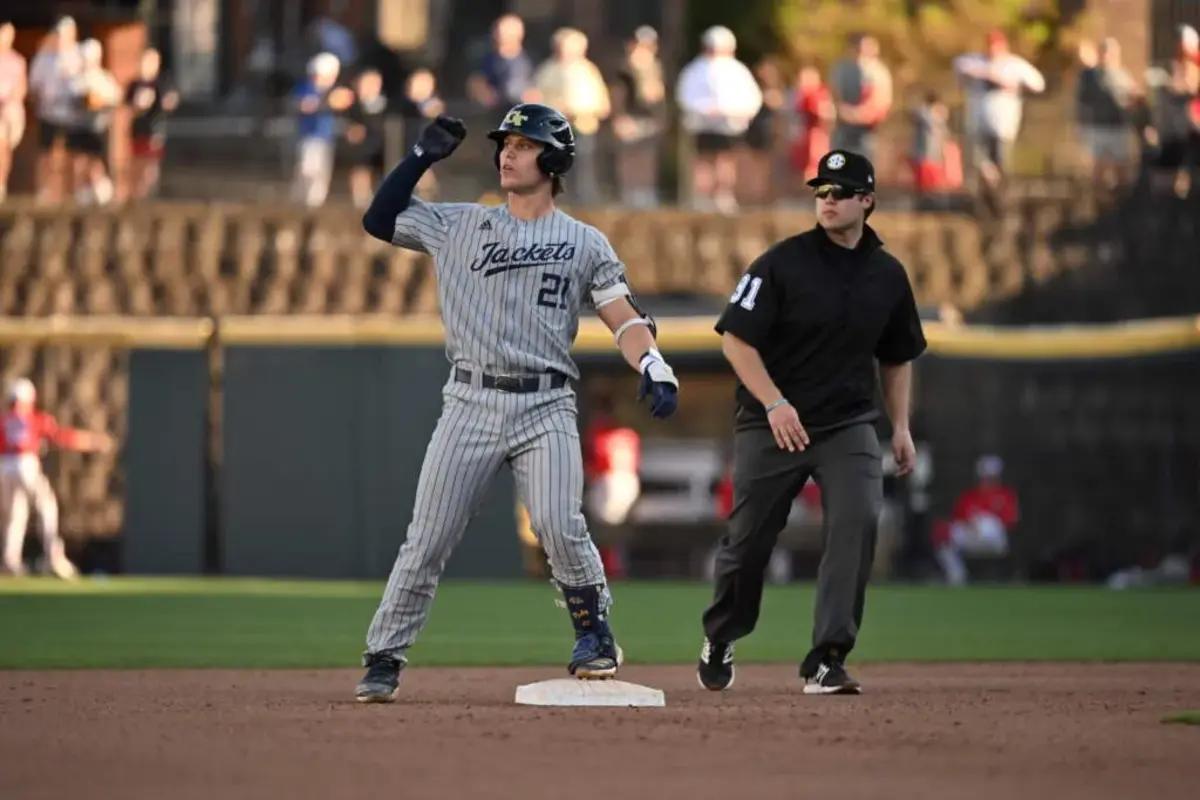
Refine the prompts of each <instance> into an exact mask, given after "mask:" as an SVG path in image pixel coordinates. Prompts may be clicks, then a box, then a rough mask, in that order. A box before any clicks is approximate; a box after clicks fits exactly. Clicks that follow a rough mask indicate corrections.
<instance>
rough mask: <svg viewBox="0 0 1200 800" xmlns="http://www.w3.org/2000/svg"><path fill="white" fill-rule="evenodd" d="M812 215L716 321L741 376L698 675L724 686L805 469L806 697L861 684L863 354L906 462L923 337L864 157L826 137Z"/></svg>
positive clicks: (902, 469) (867, 490) (867, 461)
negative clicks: (852, 667)
mask: <svg viewBox="0 0 1200 800" xmlns="http://www.w3.org/2000/svg"><path fill="white" fill-rule="evenodd" d="M809 185H810V186H812V187H813V194H815V195H816V214H817V225H816V227H814V228H813V229H812V230H810V231H806V232H805V233H801V234H799V235H798V236H793V237H791V238H789V239H785V240H783V241H782V242H779V243H778V244H776V245H775V246H773V247H772V248H771V249H769V250H767V252H765V253H763V255H761V256H759V258H758V259H757V260H755V262H754V263H753V264H751V265H750V269H749V271H748V272H747V273H746V274H745V275H743V276H742V279H741V281H740V282H739V283H738V285H737V288H736V289H735V290H734V292H733V296H732V297H731V298H730V299H729V305H728V306H727V307H726V309H725V312H724V313H723V314H722V315H721V318H720V320H719V321H718V322H717V326H716V328H717V331H718V332H719V333H720V334H722V350H723V352H724V354H725V357H726V358H727V359H728V360H729V363H730V364H731V365H732V366H733V369H734V371H735V372H736V373H737V376H738V388H737V414H736V417H735V419H736V423H735V435H734V463H733V487H734V488H733V492H734V496H733V512H732V514H731V515H730V519H729V531H728V533H727V534H726V535H725V536H724V537H722V538H721V541H720V546H719V551H718V554H717V564H716V588H715V592H714V595H715V596H714V598H713V602H712V605H711V606H709V608H708V610H707V611H705V612H704V632H705V639H704V647H703V649H702V650H701V654H700V663H699V666H698V675H699V678H700V683H701V684H702V685H703V686H704V687H705V688H707V689H711V690H713V691H720V690H722V689H726V688H728V687H729V686H731V685H732V684H733V677H734V675H733V642H734V641H735V640H737V639H740V638H741V637H743V636H746V635H747V634H749V633H750V632H751V631H753V630H754V625H755V623H756V622H757V621H758V613H759V605H760V603H761V601H762V591H763V571H764V569H765V568H766V565H767V561H768V559H769V558H770V555H771V551H772V549H773V548H774V547H775V542H776V540H777V539H778V537H779V532H780V531H781V530H782V529H783V526H784V524H785V523H786V522H787V518H788V512H789V510H790V509H791V506H792V500H793V498H795V497H796V494H797V493H798V492H799V491H800V489H801V488H802V487H803V486H804V483H805V481H807V480H808V478H809V477H810V476H811V477H813V478H815V480H816V482H817V484H818V485H819V486H820V487H821V498H822V503H823V506H824V518H825V522H824V529H823V531H822V538H823V549H824V552H823V555H822V557H821V566H820V570H819V572H818V574H817V602H816V614H815V625H814V628H813V637H812V641H813V646H812V650H810V651H809V653H808V655H807V656H806V657H805V658H804V662H803V663H802V664H801V665H800V675H801V677H803V678H804V679H805V684H804V692H805V694H857V693H859V691H860V686H859V684H858V682H857V681H855V680H854V679H852V678H851V677H850V676H849V675H848V674H846V668H845V666H844V660H845V658H846V656H847V655H848V654H849V653H850V651H851V649H853V647H854V641H855V639H856V637H857V636H858V629H859V625H860V624H861V623H862V615H863V600H864V596H865V594H866V588H867V578H868V576H869V574H870V571H871V562H872V560H873V558H874V555H875V534H876V530H877V528H878V520H879V511H880V508H881V505H882V502H883V470H882V465H881V458H880V449H879V440H878V437H877V435H876V433H875V425H874V423H875V420H876V419H877V418H878V416H879V412H878V411H877V410H876V407H875V386H876V382H875V362H876V361H878V362H879V372H880V375H881V377H882V384H883V401H884V405H885V407H886V409H887V414H888V417H890V419H891V422H892V430H893V434H892V453H893V455H894V456H895V459H896V466H897V472H898V474H901V475H903V474H905V473H907V472H909V471H910V470H911V469H912V466H913V462H914V461H915V459H916V449H915V448H914V446H913V440H912V434H911V433H910V432H909V429H908V418H909V400H910V396H911V384H912V364H911V362H912V360H913V359H914V358H916V357H917V356H918V355H920V354H921V352H922V351H923V350H924V349H925V337H924V335H923V334H922V332H921V322H920V320H919V318H918V316H917V308H916V303H915V302H914V300H913V293H912V287H911V286H910V285H909V282H908V276H907V275H906V274H905V272H904V267H903V266H902V265H901V264H900V262H899V261H897V260H896V259H895V258H894V257H893V256H891V255H890V254H888V253H887V251H885V250H884V249H883V243H882V242H881V241H880V240H879V237H878V236H876V235H875V231H873V230H871V227H870V226H869V225H867V224H866V220H867V218H868V217H869V216H870V215H871V212H872V211H873V210H874V209H875V170H874V168H873V167H872V166H871V162H870V161H868V160H867V159H866V158H864V157H863V156H860V155H857V154H854V153H849V152H846V151H844V150H834V151H833V152H831V153H827V154H826V155H825V157H824V158H822V159H821V162H820V165H819V167H818V173H817V177H816V178H814V179H813V180H811V181H809Z"/></svg>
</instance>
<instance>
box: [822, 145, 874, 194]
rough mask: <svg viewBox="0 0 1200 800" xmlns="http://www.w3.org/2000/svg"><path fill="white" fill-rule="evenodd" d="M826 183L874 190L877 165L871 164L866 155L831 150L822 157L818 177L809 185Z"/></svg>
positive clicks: (860, 189)
mask: <svg viewBox="0 0 1200 800" xmlns="http://www.w3.org/2000/svg"><path fill="white" fill-rule="evenodd" d="M826 183H836V184H838V185H840V186H845V187H847V188H849V189H857V190H858V191H860V192H873V191H875V167H873V166H871V162H870V161H869V160H868V159H867V157H866V156H860V155H859V154H858V153H851V152H850V151H849V150H831V151H829V152H828V153H826V154H825V155H824V156H823V157H822V158H821V163H820V164H818V165H817V177H815V178H813V179H812V180H811V181H809V182H808V185H809V186H821V185H822V184H826Z"/></svg>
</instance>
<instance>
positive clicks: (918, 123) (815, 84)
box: [0, 14, 1200, 213]
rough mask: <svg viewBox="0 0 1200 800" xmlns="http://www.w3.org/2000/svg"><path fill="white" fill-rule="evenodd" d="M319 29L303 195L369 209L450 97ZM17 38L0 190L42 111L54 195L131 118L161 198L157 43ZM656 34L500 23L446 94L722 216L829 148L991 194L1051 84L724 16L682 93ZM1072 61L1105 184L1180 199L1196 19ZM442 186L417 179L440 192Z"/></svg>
mask: <svg viewBox="0 0 1200 800" xmlns="http://www.w3.org/2000/svg"><path fill="white" fill-rule="evenodd" d="M317 33H318V34H320V35H318V36H314V37H313V49H312V51H310V52H312V53H313V55H312V56H311V58H309V59H308V61H307V68H306V70H305V72H306V74H305V75H304V76H303V78H302V79H301V80H300V81H299V82H298V83H297V84H296V85H295V86H294V88H293V90H292V92H291V93H290V96H289V102H288V105H287V108H288V111H289V113H290V115H291V116H292V118H293V119H294V122H295V134H296V135H295V140H294V142H295V143H294V151H293V153H294V158H293V161H292V163H293V179H292V191H291V195H292V198H291V199H292V200H293V201H294V202H296V203H298V204H302V205H305V206H308V207H317V206H320V205H322V204H324V203H325V201H326V200H327V198H328V197H329V195H330V186H331V182H332V180H333V176H334V175H335V174H336V173H345V174H346V175H347V179H348V186H347V189H348V193H349V196H350V197H351V199H352V200H353V202H354V203H355V204H357V205H359V206H364V205H365V204H366V203H367V202H368V201H369V198H370V194H371V188H372V186H373V185H374V182H375V181H377V180H378V179H379V177H380V174H381V173H382V171H383V170H384V169H385V167H386V166H387V161H388V160H389V158H394V157H397V156H398V155H399V154H400V153H402V152H403V149H404V148H405V147H406V146H407V145H410V144H411V143H412V141H413V140H414V139H415V136H416V134H417V133H418V132H419V130H420V128H421V127H422V125H423V124H424V123H425V122H426V121H427V120H429V119H432V118H433V117H435V116H437V115H438V114H439V113H443V112H444V111H445V110H446V106H447V104H446V101H445V100H443V93H442V91H441V89H440V88H439V85H438V78H437V76H436V74H435V73H434V72H433V71H432V70H430V69H428V68H423V67H418V68H414V69H411V70H410V71H408V74H407V75H406V77H405V78H404V80H403V86H402V87H401V88H400V89H399V91H397V90H396V87H389V86H385V82H386V81H385V78H384V76H382V75H381V74H380V72H379V71H377V70H376V69H374V68H372V67H370V66H365V65H361V64H360V63H359V56H358V49H357V48H356V47H355V42H354V38H353V35H352V34H351V33H350V32H349V31H348V30H346V29H344V28H341V27H340V26H338V25H337V24H335V23H331V22H328V21H323V22H322V23H321V26H320V29H319V30H318V31H317ZM12 39H13V29H12V26H11V25H8V24H4V25H0V193H3V192H4V190H5V186H6V184H7V175H8V168H9V165H10V162H11V153H12V150H13V148H14V147H15V145H16V143H18V142H19V141H20V139H21V137H22V135H23V131H24V128H25V119H24V115H25V109H26V107H27V106H28V107H29V108H30V109H31V111H32V113H33V114H34V115H35V116H36V119H37V133H36V135H37V141H38V147H39V152H40V156H39V163H38V171H37V176H38V177H37V187H38V188H37V195H38V199H39V200H40V201H41V202H43V203H55V202H61V201H63V200H65V199H73V200H74V201H76V202H79V203H97V204H103V203H107V202H110V201H111V200H112V199H113V198H114V189H113V181H112V176H111V174H110V170H111V160H110V158H109V155H110V153H111V150H110V147H111V143H110V130H111V127H112V122H113V118H114V115H115V114H116V113H118V111H121V110H124V112H125V113H127V114H129V115H130V117H131V119H132V136H131V137H130V140H129V142H128V144H127V145H123V146H127V147H128V148H129V153H128V155H129V159H128V162H129V164H130V180H129V189H128V191H127V192H126V193H127V194H128V196H129V197H130V198H132V199H137V198H142V197H146V196H149V195H152V194H154V192H155V188H156V186H157V184H158V177H159V163H160V161H161V160H162V157H163V152H164V145H165V129H166V124H165V122H166V118H167V116H168V115H169V114H170V113H171V112H172V111H174V110H175V108H176V107H177V105H178V102H179V97H178V94H177V92H175V91H174V90H173V89H172V88H171V85H170V82H169V81H168V80H167V79H166V78H164V76H163V75H162V74H161V72H160V66H161V60H160V58H159V56H158V53H157V52H156V51H155V50H153V49H147V50H146V51H145V53H144V54H143V57H142V63H141V67H140V71H139V75H138V77H137V79H136V80H134V81H132V82H131V83H129V85H127V86H121V85H119V84H118V83H117V81H115V80H114V78H113V76H112V74H111V73H110V72H109V71H108V70H106V69H105V66H104V64H105V60H104V52H103V48H102V47H101V45H100V43H99V42H98V41H97V40H95V39H84V40H82V41H80V39H79V36H78V31H77V29H76V25H75V23H74V22H73V21H72V20H71V19H70V18H63V19H62V20H60V21H59V23H58V24H57V25H56V26H55V28H54V30H53V31H52V33H51V35H50V36H48V37H47V39H46V41H45V43H44V44H43V46H42V48H41V49H40V51H39V52H38V54H37V55H36V57H34V59H33V60H32V63H31V64H29V65H28V69H27V68H26V64H25V61H24V59H23V58H22V56H21V55H19V54H18V53H16V52H15V51H14V50H13V48H12ZM658 44H659V42H658V34H657V32H656V31H655V30H654V29H653V28H651V27H648V26H642V27H639V28H637V29H636V30H635V31H634V32H633V34H632V35H631V36H630V37H629V39H628V41H627V42H626V43H625V47H624V52H623V53H622V54H621V55H620V57H619V58H614V59H602V61H604V63H606V64H615V66H612V67H611V68H609V69H607V71H605V70H602V69H601V68H600V67H599V66H598V65H597V64H596V63H595V62H594V61H593V60H591V58H589V41H588V37H587V35H586V34H584V33H583V32H582V31H579V30H576V29H574V28H560V29H559V30H557V31H555V32H554V34H553V36H552V37H551V40H550V42H549V47H548V49H549V52H550V56H549V57H548V58H546V59H545V60H544V61H541V63H537V62H535V60H534V58H533V57H532V56H531V55H530V52H529V50H528V49H527V48H526V45H525V26H524V23H523V22H522V20H521V18H520V17H518V16H516V15H513V14H506V15H504V16H502V17H500V18H499V19H497V20H495V22H494V23H493V25H492V27H491V41H490V45H489V47H488V49H487V51H486V53H485V54H484V55H483V56H482V58H480V59H478V61H477V63H475V64H474V65H473V68H472V70H471V72H470V75H469V77H468V79H467V81H466V84H465V86H463V87H461V89H462V91H461V92H459V91H457V88H458V87H456V91H455V92H454V94H453V96H452V97H450V98H449V99H450V100H451V101H452V102H453V103H454V104H455V108H456V109H458V108H461V107H466V106H470V107H471V108H472V109H473V110H474V111H475V112H478V113H479V114H480V115H484V114H486V113H487V112H495V113H497V114H498V113H500V112H502V111H503V110H504V109H506V108H507V107H509V106H511V105H514V104H516V103H519V102H534V101H537V102H543V103H546V104H548V105H552V106H554V107H556V108H558V109H560V110H561V111H562V112H563V113H565V114H566V116H567V117H568V118H569V119H570V120H571V123H572V125H573V126H574V129H575V134H576V148H577V153H576V161H575V168H574V171H573V173H572V176H571V191H572V200H573V202H576V203H579V204H584V205H587V204H595V203H601V202H609V201H615V202H619V203H621V204H623V205H626V206H630V207H634V208H651V207H654V206H657V205H658V204H660V202H662V191H661V190H662V187H663V182H662V178H663V175H664V172H667V171H668V170H664V169H663V164H662V162H663V160H664V158H666V157H668V156H670V157H673V158H674V161H675V162H676V164H675V169H677V170H678V173H679V174H680V175H681V176H682V178H683V179H682V180H681V181H680V187H681V191H680V195H681V196H680V200H681V202H683V203H685V204H687V205H690V206H691V207H693V208H696V209H698V210H716V211H721V212H726V213H728V212H732V211H735V210H736V209H737V208H738V207H739V205H741V204H752V205H761V204H767V203H772V202H776V201H777V200H779V199H781V198H787V197H790V196H801V195H803V192H802V187H803V184H804V181H806V180H807V179H809V178H811V177H812V175H813V174H814V172H815V169H816V163H817V160H818V158H819V157H820V155H821V154H822V153H824V152H826V151H827V150H828V149H830V148H834V147H836V148H844V149H847V150H851V151H855V152H859V153H862V154H863V155H866V156H867V157H868V158H872V159H877V158H879V157H880V156H881V155H883V156H885V157H890V156H894V155H896V154H897V153H901V154H903V159H902V160H903V162H904V164H903V170H902V172H903V173H904V174H906V175H907V178H908V180H906V181H905V182H904V183H905V185H906V186H907V187H909V188H911V190H912V191H913V192H915V193H916V194H917V195H920V196H939V195H946V194H947V193H955V192H958V191H960V190H963V189H964V188H969V189H972V190H974V191H976V192H977V193H978V194H979V195H980V196H982V197H984V198H985V199H996V198H998V197H1000V196H1001V195H1002V192H1003V187H1004V184H1005V180H1006V177H1007V176H1008V175H1009V174H1010V173H1011V171H1012V168H1013V164H1012V162H1013V150H1014V145H1015V144H1016V143H1017V141H1018V138H1019V137H1020V136H1021V135H1022V115H1023V104H1024V101H1025V98H1026V97H1027V96H1028V95H1030V94H1039V93H1042V92H1044V91H1045V90H1046V87H1047V82H1046V80H1045V78H1044V76H1043V75H1042V73H1041V72H1040V71H1039V70H1038V69H1037V68H1036V67H1034V66H1033V65H1032V64H1031V63H1029V61H1027V60H1026V59H1024V58H1022V57H1021V56H1020V55H1017V54H1016V53H1014V52H1013V51H1012V50H1011V49H1010V45H1009V40H1008V37H1007V36H1006V34H1005V33H1004V32H1003V31H999V30H996V31H992V32H990V33H989V34H988V35H987V37H986V40H985V41H983V42H981V45H982V46H981V48H980V49H979V51H978V52H972V53H963V54H961V55H960V56H959V57H957V58H956V59H954V61H953V70H954V73H955V75H956V77H957V79H958V83H959V85H960V86H961V89H962V99H963V104H962V107H961V110H960V109H959V108H958V107H957V106H953V107H952V105H951V104H949V103H948V102H947V100H946V99H945V98H943V97H942V96H940V95H939V93H938V92H936V91H932V90H930V89H928V88H923V87H922V86H919V85H918V86H914V87H910V91H909V96H910V97H912V98H919V99H914V100H912V101H907V100H904V101H902V99H901V98H898V97H897V90H896V89H895V87H894V86H893V78H892V72H891V70H890V69H889V66H888V63H887V57H886V54H885V53H883V52H882V51H881V47H880V44H879V42H878V41H877V40H876V39H875V38H874V37H872V36H869V35H854V36H852V37H850V38H849V40H848V42H847V47H846V50H845V52H844V54H843V55H842V57H841V58H839V59H838V60H837V61H836V62H835V63H833V64H830V65H818V64H811V63H810V64H802V65H799V67H798V68H797V69H795V70H789V69H785V68H784V66H783V62H782V61H781V60H779V59H776V58H771V57H768V58H764V59H761V60H759V61H758V62H756V63H754V64H753V65H747V64H745V63H743V62H742V61H741V60H739V58H738V54H737V53H738V51H737V40H736V38H735V36H734V34H733V32H732V31H730V30H729V29H728V28H725V27H722V26H715V27H712V28H709V29H708V30H706V31H705V32H704V33H703V35H702V37H701V41H700V43H699V44H700V48H699V53H698V55H696V57H695V58H694V59H692V60H691V61H690V62H688V63H687V64H686V65H685V66H684V67H683V68H682V70H681V72H680V74H679V76H678V79H677V81H675V85H674V86H673V87H669V86H668V85H667V77H666V76H665V75H664V69H663V65H662V63H661V61H660V59H659V53H658ZM1078 67H1079V70H1078V79H1077V82H1076V87H1075V92H1074V97H1075V109H1074V114H1073V116H1074V121H1075V123H1076V125H1075V128H1076V130H1077V131H1078V136H1079V139H1080V141H1079V142H1078V144H1079V151H1080V152H1081V153H1082V154H1084V157H1085V159H1086V161H1087V167H1086V169H1087V171H1089V172H1090V173H1091V174H1092V175H1093V177H1094V179H1095V183H1096V186H1097V188H1100V189H1103V190H1106V191H1111V190H1114V189H1116V188H1119V187H1120V186H1122V185H1125V184H1128V183H1129V182H1130V181H1132V180H1134V178H1135V177H1137V176H1139V175H1142V174H1148V175H1151V180H1152V181H1153V182H1154V185H1155V186H1156V187H1158V188H1160V189H1161V190H1162V191H1167V192H1174V193H1176V194H1179V195H1186V194H1187V193H1188V192H1189V191H1190V188H1191V184H1192V183H1193V181H1194V172H1195V170H1196V168H1197V164H1198V163H1200V43H1198V37H1197V33H1196V30H1195V29H1194V28H1191V27H1189V26H1182V27H1181V28H1180V29H1179V31H1178V42H1177V47H1176V48H1175V52H1174V56H1173V57H1172V58H1171V60H1170V61H1169V63H1165V64H1161V65H1156V66H1155V67H1153V68H1151V69H1150V70H1148V71H1147V73H1146V74H1145V75H1144V76H1142V77H1141V78H1138V77H1135V76H1133V75H1132V74H1131V73H1130V72H1129V70H1127V69H1126V68H1125V67H1124V66H1123V64H1122V59H1121V49H1120V45H1119V43H1118V42H1117V41H1116V40H1115V39H1112V38H1108V39H1104V40H1103V41H1100V42H1083V43H1082V44H1081V45H1080V47H1079V65H1078ZM27 96H28V101H29V102H27ZM1066 96H1067V97H1068V98H1069V93H1068V94H1067V95H1066ZM1067 102H1069V99H1068V100H1067ZM1064 111H1066V110H1064ZM1063 116H1066V117H1069V116H1071V114H1070V113H1069V111H1067V112H1066V113H1064V115H1063ZM676 121H677V122H678V129H677V130H678V133H676V128H675V127H674V123H675V122H676ZM905 129H907V133H905V132H904V131H905ZM898 131H899V133H898ZM882 136H886V137H897V136H901V137H903V138H904V141H902V142H896V141H890V142H889V143H888V144H889V147H888V148H887V149H886V151H884V150H883V149H882V148H881V147H880V141H879V139H880V137H882ZM335 166H337V167H340V168H341V169H339V170H336V171H335ZM432 181H433V178H432V176H430V177H429V178H428V179H427V182H428V183H427V185H426V186H424V187H422V188H423V189H424V190H425V191H433V189H434V187H433V186H432Z"/></svg>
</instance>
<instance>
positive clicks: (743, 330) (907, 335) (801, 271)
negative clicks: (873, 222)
mask: <svg viewBox="0 0 1200 800" xmlns="http://www.w3.org/2000/svg"><path fill="white" fill-rule="evenodd" d="M716 328H717V331H718V332H719V333H725V332H729V333H732V334H733V335H734V336H736V337H737V338H739V339H741V340H742V341H744V342H746V343H747V344H749V345H751V346H752V347H754V348H755V349H756V350H757V351H758V353H759V355H760V356H761V357H762V360H763V363H764V364H766V367H767V372H768V373H769V374H770V376H771V379H772V380H773V381H775V385H776V386H778V387H779V389H780V391H781V392H783V396H784V397H786V398H787V399H788V400H789V401H790V402H791V404H792V405H793V406H795V408H796V412H797V413H798V414H799V415H800V423H801V424H802V425H804V427H805V429H806V430H808V431H810V432H820V431H823V430H831V429H833V428H838V427H842V426H844V425H848V424H851V423H855V422H868V421H871V420H874V419H876V418H877V417H878V416H879V412H878V410H877V409H876V407H875V364H874V359H879V361H880V363H883V364H903V363H905V362H907V361H911V360H912V359H914V358H916V357H917V356H919V355H920V354H921V352H922V351H923V350H924V349H925V336H924V334H923V333H922V332H921V320H920V318H919V317H918V316H917V305H916V302H915V301H914V300H913V293H912V287H911V286H910V285H909V282H908V276H907V275H906V274H905V272H904V267H903V266H901V264H900V262H899V261H897V260H896V259H895V258H894V257H893V256H892V255H891V254H889V253H888V252H887V251H885V250H884V249H883V242H881V241H880V240H879V237H878V236H877V235H876V234H875V231H873V230H872V229H871V227H870V226H864V228H863V235H862V238H861V239H860V240H859V242H858V246H857V247H855V248H854V249H853V250H851V249H848V248H845V247H842V246H841V245H839V244H837V243H835V242H834V241H832V240H831V239H830V238H829V236H828V234H826V233H825V229H824V228H822V227H821V226H819V225H818V226H817V227H815V228H813V229H812V230H810V231H807V232H805V233H802V234H799V235H798V236H793V237H791V238H789V239H784V240H783V241H782V242H779V243H778V244H776V245H775V246H774V247H772V248H771V249H770V250H768V251H767V252H765V253H763V254H762V255H761V256H759V257H758V258H757V259H756V260H755V261H754V263H753V264H751V265H750V269H749V271H747V273H746V274H745V275H743V276H742V279H741V281H740V282H739V283H738V286H737V288H736V289H735V290H734V293H733V296H732V297H731V298H730V302H729V305H728V306H727V307H726V308H725V313H723V314H722V315H721V318H720V319H719V320H718V321H717V326H716ZM737 400H738V410H737V426H736V427H738V428H750V427H758V426H766V425H767V424H768V423H767V415H766V412H765V411H764V409H763V406H762V403H760V402H758V401H757V400H756V399H754V395H752V394H751V393H750V391H749V390H748V389H746V387H745V386H744V385H742V384H741V382H739V383H738V389H737Z"/></svg>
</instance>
